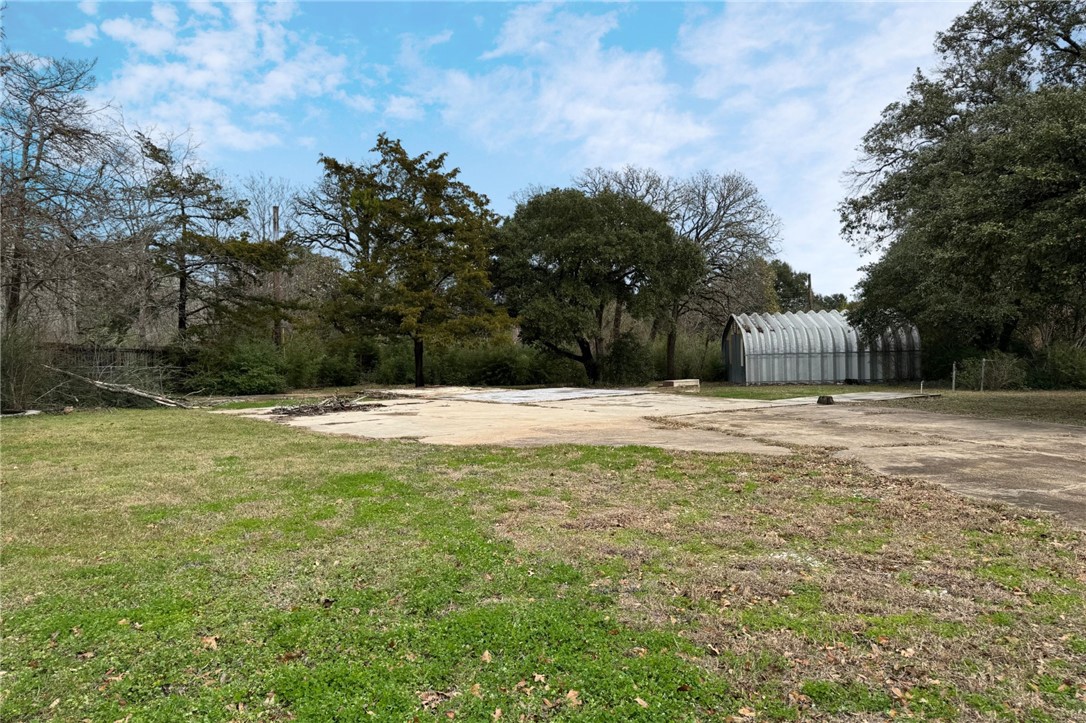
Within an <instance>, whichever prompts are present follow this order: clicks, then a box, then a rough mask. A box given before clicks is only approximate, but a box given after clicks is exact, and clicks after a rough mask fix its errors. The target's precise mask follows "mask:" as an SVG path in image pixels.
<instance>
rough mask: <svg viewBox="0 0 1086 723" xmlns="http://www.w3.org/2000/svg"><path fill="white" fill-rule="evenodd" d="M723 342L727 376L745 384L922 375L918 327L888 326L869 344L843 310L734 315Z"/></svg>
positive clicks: (882, 379)
mask: <svg viewBox="0 0 1086 723" xmlns="http://www.w3.org/2000/svg"><path fill="white" fill-rule="evenodd" d="M722 341H723V352H724V363H725V365H726V366H727V367H728V378H729V380H730V381H733V382H738V383H742V384H774V383H790V382H810V383H821V382H843V381H846V380H855V381H858V382H880V381H885V380H888V379H915V378H919V376H920V335H919V334H918V333H917V331H916V328H915V327H912V326H909V327H901V328H898V329H888V330H887V331H886V332H884V333H883V334H881V335H880V336H879V337H877V338H875V339H873V340H871V342H868V341H867V340H865V339H864V338H863V337H861V335H860V334H858V333H857V331H856V329H854V328H853V327H852V326H851V325H850V324H849V323H848V320H847V319H846V318H845V316H844V314H842V313H841V312H839V311H805V312H800V313H795V312H791V311H789V312H786V313H783V314H738V315H732V317H731V319H729V321H728V324H727V326H726V327H725V329H724V337H723V340H722Z"/></svg>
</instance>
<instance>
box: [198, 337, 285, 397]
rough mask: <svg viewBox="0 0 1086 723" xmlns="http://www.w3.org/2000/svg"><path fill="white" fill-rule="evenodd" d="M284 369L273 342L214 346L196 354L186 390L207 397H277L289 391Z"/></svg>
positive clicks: (200, 350)
mask: <svg viewBox="0 0 1086 723" xmlns="http://www.w3.org/2000/svg"><path fill="white" fill-rule="evenodd" d="M285 366H286V365H285V364H284V363H283V359H282V357H281V356H280V354H279V350H278V349H276V348H275V345H274V344H272V343H271V342H270V341H257V340H240V341H237V342H234V343H227V344H221V345H212V346H208V347H204V348H201V349H199V350H197V351H196V354H195V362H194V363H193V364H192V365H191V366H190V368H189V370H188V371H189V372H190V375H189V377H188V379H187V380H186V382H185V384H184V386H185V387H186V390H187V391H202V392H204V393H206V394H278V393H279V392H282V391H284V390H286V388H287V379H286V375H285Z"/></svg>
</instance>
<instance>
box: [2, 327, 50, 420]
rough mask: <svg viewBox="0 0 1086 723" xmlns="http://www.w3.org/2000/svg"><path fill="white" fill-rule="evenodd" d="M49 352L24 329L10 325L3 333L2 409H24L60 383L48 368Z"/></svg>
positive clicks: (38, 401)
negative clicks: (10, 327) (46, 366)
mask: <svg viewBox="0 0 1086 723" xmlns="http://www.w3.org/2000/svg"><path fill="white" fill-rule="evenodd" d="M50 361H51V360H50V357H49V354H48V352H46V351H45V349H43V348H42V347H41V346H40V345H39V344H38V343H37V340H36V339H35V336H34V334H33V333H32V332H30V331H28V330H24V329H14V330H12V329H7V330H5V331H4V333H3V336H2V337H0V409H3V410H4V411H5V412H7V411H22V410H25V409H30V408H31V407H33V406H34V405H36V404H39V403H40V401H41V400H42V397H43V395H47V394H48V392H49V390H50V389H51V388H52V387H53V386H55V384H56V383H57V381H58V380H57V378H56V377H57V374H56V372H51V371H49V370H48V369H46V368H45V366H44V365H45V364H49V363H50Z"/></svg>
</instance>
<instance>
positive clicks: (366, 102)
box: [306, 91, 377, 120]
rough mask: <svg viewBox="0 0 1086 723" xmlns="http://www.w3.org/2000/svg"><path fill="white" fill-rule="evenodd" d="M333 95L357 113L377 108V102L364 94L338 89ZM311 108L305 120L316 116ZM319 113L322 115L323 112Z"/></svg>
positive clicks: (368, 111)
mask: <svg viewBox="0 0 1086 723" xmlns="http://www.w3.org/2000/svg"><path fill="white" fill-rule="evenodd" d="M333 97H335V99H336V100H338V101H339V102H340V103H342V104H343V105H345V106H347V107H348V108H350V109H351V110H355V111H358V112H359V113H372V112H373V111H374V110H375V109H376V108H377V104H376V103H375V102H374V101H373V98H369V97H367V96H364V95H356V94H351V93H345V92H342V91H340V92H338V93H336V94H334V96H333ZM313 110H314V109H309V110H307V113H306V119H307V120H309V119H311V118H317V117H318V115H317V114H315V113H314V112H313ZM320 115H323V112H322V113H321V114H320Z"/></svg>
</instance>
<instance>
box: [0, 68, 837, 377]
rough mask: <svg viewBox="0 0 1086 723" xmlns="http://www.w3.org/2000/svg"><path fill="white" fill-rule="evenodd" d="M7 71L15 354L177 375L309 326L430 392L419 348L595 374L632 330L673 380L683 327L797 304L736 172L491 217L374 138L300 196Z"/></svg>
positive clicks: (643, 184)
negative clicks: (80, 347)
mask: <svg viewBox="0 0 1086 723" xmlns="http://www.w3.org/2000/svg"><path fill="white" fill-rule="evenodd" d="M0 67H2V72H3V83H4V88H5V97H4V100H3V109H2V120H3V134H4V147H3V159H2V160H3V163H2V172H3V204H2V231H3V235H2V249H0V251H2V258H3V265H2V275H0V287H2V294H0V303H2V305H3V308H2V320H3V325H4V338H5V340H6V341H7V344H5V346H7V347H11V348H16V347H18V343H17V342H18V339H19V337H20V335H22V336H24V337H26V336H29V337H30V338H31V341H37V342H43V341H57V342H69V343H88V342H89V343H97V344H104V345H110V344H112V345H126V344H127V345H137V346H141V345H142V346H148V345H149V346H165V345H168V346H171V347H172V348H174V349H176V350H177V356H176V359H177V360H178V361H179V363H181V365H182V366H190V365H191V364H192V362H193V361H194V360H196V359H198V358H200V357H201V355H203V357H204V359H205V360H206V358H207V350H208V349H209V348H213V347H216V346H220V347H221V346H222V345H223V343H224V340H236V339H238V338H240V337H251V338H263V339H270V340H271V341H272V342H273V343H274V345H275V346H276V347H280V348H281V347H282V345H283V343H284V330H286V331H287V336H288V337H289V336H290V334H291V333H293V332H297V331H298V330H303V329H304V330H308V331H309V332H311V334H310V337H309V338H310V339H316V338H319V339H321V340H322V341H323V343H333V345H334V344H336V343H338V344H339V345H340V346H341V347H342V346H347V347H352V348H353V352H352V354H353V355H354V357H355V360H354V361H355V363H356V364H362V365H364V364H365V360H364V359H361V358H360V357H365V356H366V352H365V349H364V348H360V347H359V345H358V341H359V340H367V339H368V340H373V339H378V340H387V339H395V338H404V339H408V340H410V343H411V345H412V354H413V362H414V370H413V372H414V373H413V377H414V380H415V382H416V383H417V384H422V383H423V381H424V379H425V362H424V360H425V356H424V355H425V351H426V349H427V348H429V347H430V346H432V345H437V346H443V345H449V344H465V343H472V342H483V341H486V340H488V339H493V338H495V337H498V338H511V335H513V334H515V335H517V337H518V338H519V340H520V341H521V342H523V343H525V344H529V345H532V346H534V347H536V348H539V349H543V350H546V351H547V352H548V353H550V354H552V355H554V356H556V357H560V358H565V359H567V360H570V361H572V362H575V363H577V364H578V365H580V367H581V368H582V369H583V371H584V375H585V377H586V378H587V380H588V381H589V382H592V383H595V382H598V381H600V380H601V374H602V369H603V366H602V364H603V360H604V359H605V357H607V356H608V355H609V354H611V353H612V352H613V351H614V350H616V349H620V348H621V347H622V345H623V343H626V344H627V346H629V345H630V344H631V343H633V342H631V340H630V338H629V336H630V332H631V329H632V328H633V327H634V326H636V327H637V328H638V329H639V330H641V332H642V336H647V337H651V338H656V337H657V336H659V337H660V338H664V339H666V363H665V367H666V369H665V372H666V373H667V374H668V375H670V376H674V375H675V373H676V368H677V365H676V349H677V346H678V337H679V332H680V329H687V330H690V331H692V332H695V333H704V332H707V331H708V330H711V332H709V333H710V334H718V333H719V329H720V327H721V326H722V325H723V323H724V322H725V321H726V319H727V317H728V315H729V314H731V313H733V312H736V311H755V310H775V309H777V308H780V306H781V305H783V306H784V307H785V308H801V307H803V305H804V304H805V303H807V304H809V303H810V299H808V298H807V297H806V296H805V295H804V296H802V298H797V297H796V296H795V294H790V293H788V292H787V291H786V289H787V288H788V284H793V285H794V280H795V277H797V276H799V275H801V274H799V272H793V271H792V269H791V268H790V267H788V266H787V264H783V262H779V261H775V262H773V264H770V263H769V262H768V261H767V258H768V257H770V256H771V255H772V254H773V253H774V251H775V244H776V242H777V238H778V233H779V222H778V219H777V217H776V216H775V215H774V214H773V213H772V212H771V210H770V209H769V208H768V206H767V205H766V203H765V201H764V200H763V199H762V197H761V195H760V194H759V192H758V190H757V188H756V187H755V186H754V184H753V183H752V182H751V181H750V180H749V179H748V178H746V177H745V176H743V175H742V174H741V173H738V172H731V173H725V174H713V173H709V172H707V171H703V172H700V173H697V174H694V175H692V176H690V177H688V178H672V177H667V176H664V175H662V174H659V173H657V172H656V171H654V170H651V169H643V168H635V167H626V168H623V169H620V170H610V169H602V168H593V169H588V170H586V171H584V173H582V174H581V175H580V176H578V177H577V178H575V179H574V180H573V182H572V183H571V185H570V186H569V187H568V188H560V189H558V188H556V189H542V188H533V189H529V190H527V191H525V192H523V193H522V194H521V196H520V198H519V199H518V204H517V207H516V210H515V211H514V212H513V213H512V215H511V216H510V217H508V218H501V217H499V216H498V215H497V214H495V213H494V212H493V211H492V210H491V208H490V203H489V199H487V198H486V196H484V195H482V194H480V193H478V192H476V191H474V190H473V189H472V188H470V187H469V186H468V185H467V184H466V183H465V182H464V181H463V180H462V179H461V177H460V173H459V170H458V169H456V168H455V167H450V166H449V164H448V159H447V157H446V155H445V154H433V153H429V152H425V153H422V154H420V155H412V154H411V153H409V152H408V151H407V150H406V149H405V148H404V147H403V145H402V144H401V143H400V141H398V140H396V139H393V138H390V137H388V136H387V135H385V134H381V135H380V136H378V138H377V140H376V143H375V145H374V147H373V148H372V149H370V157H369V159H368V160H366V161H363V162H350V161H345V160H340V159H336V158H333V157H330V156H321V157H320V158H319V164H320V168H321V171H322V173H321V176H320V179H319V180H318V181H317V182H316V183H315V184H314V185H313V186H312V187H310V188H296V187H294V186H293V185H292V184H291V183H290V182H288V181H285V180H281V179H271V178H268V177H266V176H260V175H257V176H250V177H249V178H245V179H242V180H241V181H240V182H231V181H229V180H228V179H225V178H224V177H223V176H222V174H220V173H217V172H216V171H215V170H214V169H210V168H208V167H207V166H206V165H205V164H203V163H202V162H201V160H200V158H199V156H198V154H197V149H196V148H195V147H194V146H193V145H192V144H191V142H190V140H189V139H188V138H187V137H184V136H180V137H169V136H162V135H158V134H155V133H153V132H144V131H129V130H128V129H126V128H125V127H124V125H123V123H122V122H121V120H120V118H119V114H118V113H116V112H115V109H112V108H110V107H95V106H92V105H91V104H90V101H89V100H88V98H89V96H88V91H90V90H91V89H92V88H93V87H94V77H93V74H92V70H93V64H92V63H90V62H85V61H74V60H66V59H48V58H40V57H34V56H29V55H19V54H9V55H6V56H4V58H3V59H2V65H0ZM778 290H780V292H781V295H780V296H779V297H778ZM826 299H828V297H826V298H823V297H819V303H820V304H821V303H823V302H824V301H826ZM830 301H831V303H835V304H843V296H841V297H840V298H837V299H832V300H830ZM333 339H335V340H338V341H334V342H333V341H330V340H333ZM362 347H365V344H362ZM370 355H371V356H372V352H371V354H370ZM9 361H10V359H9ZM348 366H349V363H348ZM9 376H10V375H9ZM346 376H348V377H349V376H350V374H349V373H348V374H347V375H346Z"/></svg>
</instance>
